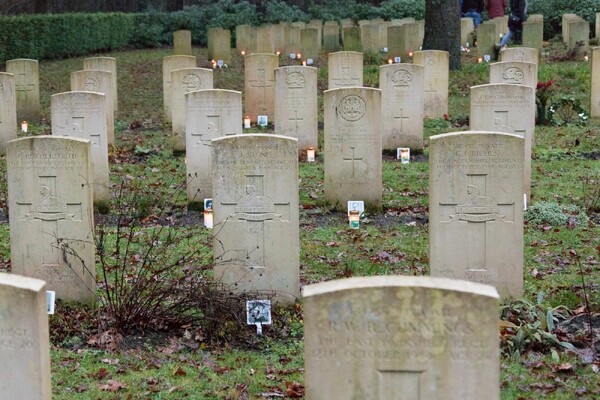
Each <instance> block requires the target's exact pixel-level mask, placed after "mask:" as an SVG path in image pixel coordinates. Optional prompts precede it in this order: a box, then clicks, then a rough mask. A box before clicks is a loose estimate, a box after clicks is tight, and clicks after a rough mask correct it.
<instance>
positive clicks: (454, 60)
mask: <svg viewBox="0 0 600 400" xmlns="http://www.w3.org/2000/svg"><path fill="white" fill-rule="evenodd" d="M423 50H445V51H447V52H448V53H449V54H450V60H449V67H450V70H458V69H460V8H459V6H458V0H425V38H424V39H423Z"/></svg>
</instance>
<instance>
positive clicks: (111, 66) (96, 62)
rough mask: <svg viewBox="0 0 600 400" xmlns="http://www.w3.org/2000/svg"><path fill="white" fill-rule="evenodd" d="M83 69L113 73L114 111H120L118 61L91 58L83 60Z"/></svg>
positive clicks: (109, 58)
mask: <svg viewBox="0 0 600 400" xmlns="http://www.w3.org/2000/svg"><path fill="white" fill-rule="evenodd" d="M83 69H98V70H101V71H108V72H110V73H111V86H112V93H113V109H114V110H115V111H118V110H119V99H118V80H117V59H116V58H113V57H89V58H85V59H83Z"/></svg>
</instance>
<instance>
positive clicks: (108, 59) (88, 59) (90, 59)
mask: <svg viewBox="0 0 600 400" xmlns="http://www.w3.org/2000/svg"><path fill="white" fill-rule="evenodd" d="M93 60H107V61H117V59H116V58H114V57H106V56H104V57H87V58H84V59H83V61H93Z"/></svg>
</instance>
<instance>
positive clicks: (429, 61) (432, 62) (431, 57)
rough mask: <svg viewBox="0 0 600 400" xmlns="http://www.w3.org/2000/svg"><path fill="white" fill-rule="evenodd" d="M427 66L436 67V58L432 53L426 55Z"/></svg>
mask: <svg viewBox="0 0 600 400" xmlns="http://www.w3.org/2000/svg"><path fill="white" fill-rule="evenodd" d="M425 65H428V66H432V65H435V56H434V55H433V54H431V53H427V54H426V55H425Z"/></svg>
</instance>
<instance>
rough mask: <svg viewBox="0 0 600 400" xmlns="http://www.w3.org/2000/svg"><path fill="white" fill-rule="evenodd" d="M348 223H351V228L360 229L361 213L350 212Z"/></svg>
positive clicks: (356, 211)
mask: <svg viewBox="0 0 600 400" xmlns="http://www.w3.org/2000/svg"><path fill="white" fill-rule="evenodd" d="M348 221H349V223H350V228H352V229H358V228H359V226H360V211H358V210H350V211H349V212H348Z"/></svg>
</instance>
